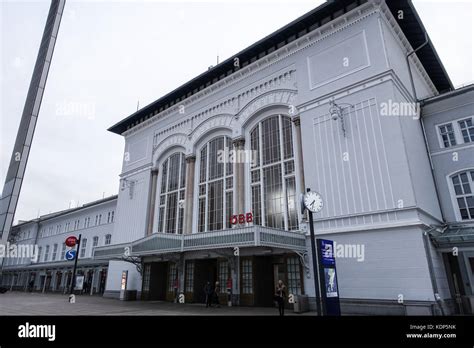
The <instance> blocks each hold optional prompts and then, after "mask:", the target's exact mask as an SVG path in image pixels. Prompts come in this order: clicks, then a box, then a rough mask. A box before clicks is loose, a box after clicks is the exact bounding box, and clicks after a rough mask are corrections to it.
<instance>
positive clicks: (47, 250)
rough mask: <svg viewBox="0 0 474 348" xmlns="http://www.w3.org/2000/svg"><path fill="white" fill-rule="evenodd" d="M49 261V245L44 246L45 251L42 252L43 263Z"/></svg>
mask: <svg viewBox="0 0 474 348" xmlns="http://www.w3.org/2000/svg"><path fill="white" fill-rule="evenodd" d="M48 260H49V245H46V248H45V251H44V260H43V261H44V262H46V261H48Z"/></svg>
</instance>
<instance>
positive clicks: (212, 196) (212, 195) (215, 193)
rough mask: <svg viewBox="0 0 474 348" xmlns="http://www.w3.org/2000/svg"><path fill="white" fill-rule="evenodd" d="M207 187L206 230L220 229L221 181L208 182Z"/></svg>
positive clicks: (221, 213) (221, 216)
mask: <svg viewBox="0 0 474 348" xmlns="http://www.w3.org/2000/svg"><path fill="white" fill-rule="evenodd" d="M208 189H209V194H208V197H207V199H208V227H209V228H208V231H216V230H222V218H223V211H222V209H223V208H222V207H223V197H222V194H223V181H222V180H218V181H214V182H211V183H209V184H208Z"/></svg>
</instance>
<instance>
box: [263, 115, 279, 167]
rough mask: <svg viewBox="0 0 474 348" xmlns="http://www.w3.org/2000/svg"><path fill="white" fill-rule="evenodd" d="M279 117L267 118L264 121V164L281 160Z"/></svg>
mask: <svg viewBox="0 0 474 348" xmlns="http://www.w3.org/2000/svg"><path fill="white" fill-rule="evenodd" d="M278 119H279V118H278V117H271V118H267V119H266V120H264V121H262V134H265V135H266V136H264V137H262V148H263V149H264V151H263V158H262V162H263V165H266V164H270V163H274V162H278V161H280V159H281V157H280V154H281V151H280V127H279V124H278V122H279V121H278Z"/></svg>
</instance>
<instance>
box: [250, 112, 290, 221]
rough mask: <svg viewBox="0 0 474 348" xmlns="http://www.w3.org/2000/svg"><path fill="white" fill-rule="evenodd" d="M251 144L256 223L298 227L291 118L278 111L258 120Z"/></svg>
mask: <svg viewBox="0 0 474 348" xmlns="http://www.w3.org/2000/svg"><path fill="white" fill-rule="evenodd" d="M250 148H251V149H252V154H254V155H255V157H254V158H253V159H252V164H251V168H250V185H251V198H252V212H253V215H254V224H257V225H263V226H268V227H275V228H284V229H287V230H295V229H298V213H297V210H296V179H295V162H294V155H293V135H292V125H291V119H290V118H289V117H287V116H282V115H275V116H271V117H268V118H266V119H264V120H262V121H261V122H259V123H258V124H257V125H256V126H255V127H254V128H253V129H252V130H251V131H250Z"/></svg>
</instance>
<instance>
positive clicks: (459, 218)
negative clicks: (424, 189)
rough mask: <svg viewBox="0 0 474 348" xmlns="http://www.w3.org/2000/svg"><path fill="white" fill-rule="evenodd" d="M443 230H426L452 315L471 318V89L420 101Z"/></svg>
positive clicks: (473, 292)
mask: <svg viewBox="0 0 474 348" xmlns="http://www.w3.org/2000/svg"><path fill="white" fill-rule="evenodd" d="M422 110H423V113H422V116H423V118H422V119H423V124H424V127H425V131H426V136H427V144H428V148H429V153H430V157H431V164H432V168H433V173H434V177H435V180H436V185H437V188H438V195H439V202H440V204H441V209H442V211H443V216H444V224H443V225H442V226H437V227H436V228H433V229H432V230H430V236H431V239H432V240H433V243H434V244H435V245H436V247H437V250H438V251H439V252H440V253H441V255H442V259H443V262H444V267H445V271H446V274H447V275H448V283H449V290H450V293H451V298H453V299H454V300H455V310H456V313H459V314H466V313H470V314H472V313H474V85H469V86H465V87H463V88H459V89H457V90H454V91H452V92H449V93H445V94H442V95H440V96H436V97H432V98H429V99H426V100H424V101H423V108H422Z"/></svg>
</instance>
